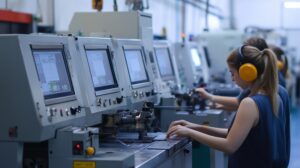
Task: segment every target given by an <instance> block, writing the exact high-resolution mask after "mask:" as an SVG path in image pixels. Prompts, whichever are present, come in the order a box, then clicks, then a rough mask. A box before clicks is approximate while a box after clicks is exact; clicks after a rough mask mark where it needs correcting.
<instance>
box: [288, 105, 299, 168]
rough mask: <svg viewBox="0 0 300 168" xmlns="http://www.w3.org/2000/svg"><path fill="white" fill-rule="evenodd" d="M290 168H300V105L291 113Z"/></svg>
mask: <svg viewBox="0 0 300 168" xmlns="http://www.w3.org/2000/svg"><path fill="white" fill-rule="evenodd" d="M289 168H300V105H299V104H298V105H297V106H295V107H293V108H292V112H291V158H290V164H289Z"/></svg>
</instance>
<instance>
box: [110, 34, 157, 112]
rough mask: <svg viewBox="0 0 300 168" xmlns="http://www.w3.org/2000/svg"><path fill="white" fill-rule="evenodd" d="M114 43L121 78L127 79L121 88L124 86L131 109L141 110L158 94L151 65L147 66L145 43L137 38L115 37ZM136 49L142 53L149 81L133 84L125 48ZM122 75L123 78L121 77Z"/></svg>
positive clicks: (122, 79)
mask: <svg viewBox="0 0 300 168" xmlns="http://www.w3.org/2000/svg"><path fill="white" fill-rule="evenodd" d="M113 45H114V48H115V51H116V63H117V67H118V68H119V71H120V72H123V73H122V74H121V73H120V80H121V81H126V82H122V83H121V88H124V91H125V93H126V98H127V102H128V105H129V109H130V110H141V107H142V105H143V103H144V102H145V101H151V102H154V101H155V100H156V96H155V94H154V90H153V89H154V88H153V82H152V81H153V78H152V77H151V76H150V75H149V72H150V71H149V66H147V64H146V63H147V61H146V58H147V57H146V55H145V51H144V47H143V44H142V42H141V41H140V40H137V39H131V40H130V39H128V40H126V39H114V40H113ZM130 49H136V50H140V51H141V54H142V59H143V64H144V67H145V71H146V73H147V74H148V81H147V82H143V83H138V84H131V80H130V76H129V70H128V66H127V63H126V59H125V52H124V51H125V50H130ZM121 77H122V78H121Z"/></svg>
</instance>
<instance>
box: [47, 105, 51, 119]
mask: <svg viewBox="0 0 300 168" xmlns="http://www.w3.org/2000/svg"><path fill="white" fill-rule="evenodd" d="M46 113H47V116H48V117H50V116H51V111H50V108H49V107H48V108H47V110H46Z"/></svg>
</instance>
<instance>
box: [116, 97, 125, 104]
mask: <svg viewBox="0 0 300 168" xmlns="http://www.w3.org/2000/svg"><path fill="white" fill-rule="evenodd" d="M116 101H117V103H118V104H120V103H122V101H123V96H121V97H117V98H116Z"/></svg>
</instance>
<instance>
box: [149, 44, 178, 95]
mask: <svg viewBox="0 0 300 168" xmlns="http://www.w3.org/2000/svg"><path fill="white" fill-rule="evenodd" d="M157 49H164V50H166V51H167V53H168V59H169V60H170V63H171V68H172V72H173V74H172V76H163V75H162V74H161V73H162V72H161V70H160V69H159V65H158V64H159V62H160V60H161V59H160V55H158V53H157V52H156V50H157ZM153 50H154V55H155V58H156V64H157V67H158V70H159V74H160V77H161V89H159V90H161V91H163V92H164V93H165V94H168V93H169V94H170V91H171V89H174V88H176V87H178V86H179V85H180V80H179V74H178V67H177V62H176V60H175V57H174V54H173V52H172V50H171V47H170V45H169V43H168V42H167V41H165V40H157V41H154V42H153ZM165 94H164V95H165Z"/></svg>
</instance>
